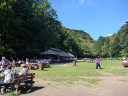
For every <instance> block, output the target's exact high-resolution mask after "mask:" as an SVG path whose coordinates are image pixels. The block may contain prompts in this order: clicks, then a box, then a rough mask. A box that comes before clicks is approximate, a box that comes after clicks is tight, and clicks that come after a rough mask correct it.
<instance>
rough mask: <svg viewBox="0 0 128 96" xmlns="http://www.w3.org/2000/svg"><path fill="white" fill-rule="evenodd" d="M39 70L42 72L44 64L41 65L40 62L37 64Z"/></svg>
mask: <svg viewBox="0 0 128 96" xmlns="http://www.w3.org/2000/svg"><path fill="white" fill-rule="evenodd" d="M39 69H40V70H44V64H43V63H41V62H40V63H39Z"/></svg>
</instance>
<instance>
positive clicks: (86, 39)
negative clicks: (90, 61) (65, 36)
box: [67, 29, 96, 57]
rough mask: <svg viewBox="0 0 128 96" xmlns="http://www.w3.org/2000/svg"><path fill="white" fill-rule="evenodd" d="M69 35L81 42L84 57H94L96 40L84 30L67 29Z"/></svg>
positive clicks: (78, 42)
mask: <svg viewBox="0 0 128 96" xmlns="http://www.w3.org/2000/svg"><path fill="white" fill-rule="evenodd" d="M67 30H68V31H67V32H68V33H69V35H70V36H71V37H72V38H73V39H74V40H75V41H76V42H77V44H79V46H80V48H81V49H82V51H83V56H84V57H94V56H95V55H96V53H95V48H94V42H95V41H94V40H93V39H92V37H91V36H90V35H89V34H88V33H86V32H84V31H83V30H75V29H67Z"/></svg>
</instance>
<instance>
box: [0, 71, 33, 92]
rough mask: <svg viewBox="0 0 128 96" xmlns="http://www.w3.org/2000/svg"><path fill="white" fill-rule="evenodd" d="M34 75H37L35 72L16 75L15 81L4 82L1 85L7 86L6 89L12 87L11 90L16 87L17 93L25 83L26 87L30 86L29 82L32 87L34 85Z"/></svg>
mask: <svg viewBox="0 0 128 96" xmlns="http://www.w3.org/2000/svg"><path fill="white" fill-rule="evenodd" d="M34 77H35V73H29V74H26V75H14V82H13V83H8V84H2V85H0V86H6V89H8V88H9V87H11V90H12V89H13V88H15V89H16V93H18V91H19V88H20V87H21V86H22V85H24V84H25V88H27V87H28V84H30V86H31V87H32V85H33V84H34V83H35V81H33V78H34ZM1 79H2V78H1Z"/></svg>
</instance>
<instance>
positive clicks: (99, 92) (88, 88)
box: [21, 60, 128, 96]
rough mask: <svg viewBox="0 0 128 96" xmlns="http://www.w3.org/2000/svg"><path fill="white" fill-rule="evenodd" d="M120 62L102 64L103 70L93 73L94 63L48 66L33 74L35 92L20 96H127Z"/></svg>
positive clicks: (127, 75) (126, 78)
mask: <svg viewBox="0 0 128 96" xmlns="http://www.w3.org/2000/svg"><path fill="white" fill-rule="evenodd" d="M121 63H122V61H118V60H110V61H106V60H105V61H101V67H102V68H103V69H98V70H96V69H95V67H96V64H95V63H87V62H85V61H78V62H77V66H73V64H72V63H66V64H64V63H62V64H54V65H51V68H45V70H44V71H40V70H29V72H31V73H36V77H35V81H36V83H35V87H36V88H35V89H36V90H35V89H34V90H28V91H27V92H26V93H27V94H21V95H23V96H25V95H26V96H71V95H73V96H128V91H127V86H128V68H123V66H122V65H121Z"/></svg>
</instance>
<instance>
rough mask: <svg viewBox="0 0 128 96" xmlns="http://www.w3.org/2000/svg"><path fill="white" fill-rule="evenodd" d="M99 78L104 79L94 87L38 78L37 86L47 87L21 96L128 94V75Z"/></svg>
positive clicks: (119, 95)
mask: <svg viewBox="0 0 128 96" xmlns="http://www.w3.org/2000/svg"><path fill="white" fill-rule="evenodd" d="M83 78H89V77H83ZM93 78H98V77H93ZM99 78H100V79H104V80H103V81H100V82H99V83H98V85H93V86H92V87H86V86H83V85H82V84H81V85H73V84H72V85H71V86H66V85H64V84H59V83H56V82H52V81H42V80H40V79H36V84H35V85H36V86H37V85H38V86H45V87H44V88H41V89H38V90H36V91H34V92H32V93H27V94H22V95H21V96H128V76H120V77H99Z"/></svg>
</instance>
